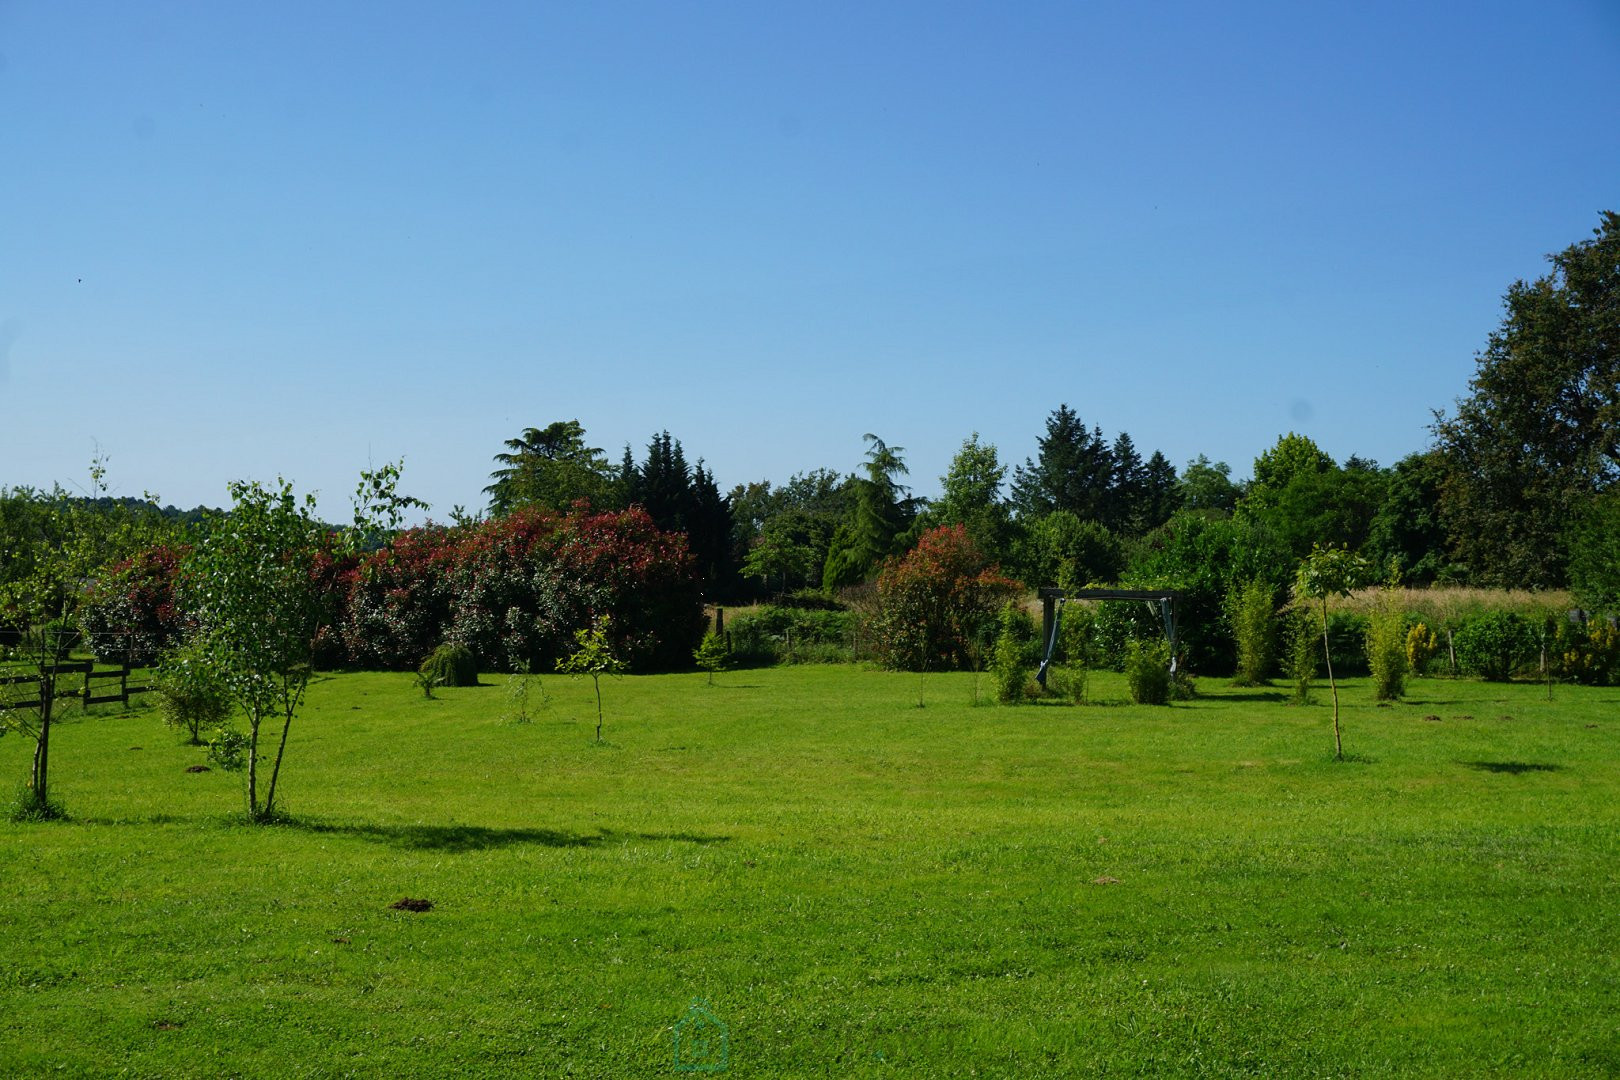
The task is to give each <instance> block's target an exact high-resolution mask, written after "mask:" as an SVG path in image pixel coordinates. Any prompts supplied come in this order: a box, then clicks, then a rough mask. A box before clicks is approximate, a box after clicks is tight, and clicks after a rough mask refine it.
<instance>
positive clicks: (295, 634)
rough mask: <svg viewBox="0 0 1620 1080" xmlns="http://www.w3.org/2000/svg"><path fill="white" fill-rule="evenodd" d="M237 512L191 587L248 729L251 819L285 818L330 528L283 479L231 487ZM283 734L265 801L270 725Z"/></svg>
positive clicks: (219, 527)
mask: <svg viewBox="0 0 1620 1080" xmlns="http://www.w3.org/2000/svg"><path fill="white" fill-rule="evenodd" d="M230 490H231V501H232V507H231V511H230V513H229V514H227V515H225V516H224V517H222V518H220V519H219V520H218V521H216V522H215V523H214V526H213V528H211V529H210V530H209V532H208V534H207V535H206V536H205V537H204V538H203V540H202V542H201V543H200V544H199V545H198V546H197V548H196V550H195V551H193V552H192V554H191V557H190V558H189V559H188V560H187V562H186V566H185V571H184V578H183V587H184V593H185V596H186V597H187V607H188V608H189V609H190V611H191V613H192V615H193V616H194V617H195V618H196V620H197V632H198V636H199V640H200V642H201V643H202V646H203V648H204V649H206V651H207V654H208V656H209V659H210V661H211V662H212V663H213V665H214V666H215V668H216V669H217V670H218V672H219V674H220V677H221V679H222V681H223V682H224V684H225V686H226V688H227V689H228V691H229V693H230V695H231V697H232V698H233V699H234V700H235V701H236V702H237V704H238V705H239V706H240V707H241V709H242V711H243V713H245V714H246V716H247V721H248V751H247V814H248V819H249V820H250V821H254V822H262V821H269V820H272V819H273V818H274V817H275V805H276V786H277V782H278V781H279V779H280V777H281V762H282V757H283V755H284V754H285V753H286V749H287V736H288V733H289V732H290V731H291V730H292V721H293V716H294V715H295V714H296V713H297V711H298V708H299V706H300V705H301V704H302V703H303V700H304V690H305V688H306V687H307V686H308V684H309V677H310V664H311V656H312V652H313V649H314V641H315V632H316V629H317V627H318V626H319V619H320V613H321V604H320V598H319V596H318V595H317V593H316V591H315V589H314V587H313V583H312V580H311V575H312V572H313V570H314V566H315V551H316V547H317V544H318V542H319V539H320V535H321V528H320V526H319V524H318V523H317V522H316V520H315V517H314V509H315V501H314V498H313V496H307V495H306V496H305V497H304V498H303V499H302V500H300V499H299V498H297V497H296V496H295V495H294V494H293V489H292V485H291V484H290V483H288V482H287V481H285V480H278V481H277V483H276V485H275V487H273V488H266V487H264V486H263V485H261V484H259V483H258V482H257V481H238V482H235V483H232V484H231V488H230ZM275 720H280V721H281V735H280V739H279V741H278V742H277V744H276V750H275V757H274V759H273V764H272V767H271V770H270V781H269V784H268V785H266V787H265V791H264V798H263V801H262V802H261V800H260V798H259V795H260V782H259V766H260V762H261V759H262V757H263V756H264V748H263V746H262V745H261V743H262V737H263V729H264V725H265V723H266V722H267V721H269V722H271V723H273V722H274V721H275Z"/></svg>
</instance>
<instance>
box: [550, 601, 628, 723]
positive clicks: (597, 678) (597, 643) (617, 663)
mask: <svg viewBox="0 0 1620 1080" xmlns="http://www.w3.org/2000/svg"><path fill="white" fill-rule="evenodd" d="M611 625H612V618H611V616H608V615H603V616H602V617H601V618H600V619H598V620H597V622H596V625H595V626H587V627H583V628H582V629H579V630H575V631H574V646H575V648H574V651H573V652H572V653H571V654H570V655H568V656H566V657H564V658H563V660H562V661H561V662H560V663H559V664H558V665H557V670H558V671H560V672H562V673H563V674H565V675H572V676H573V677H574V678H576V679H577V678H580V677H582V676H589V677H590V680H591V685H592V686H593V687H594V688H595V689H596V741H597V742H601V741H602V676H604V675H619V674H622V673H623V672H624V663H623V662H622V661H621V660H620V659H619V658H618V657H616V656H614V655H613V646H612V644H611V643H610V642H609V641H608V633H607V632H608V628H609V627H610V626H611Z"/></svg>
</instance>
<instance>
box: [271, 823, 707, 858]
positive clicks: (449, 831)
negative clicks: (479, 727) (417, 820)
mask: <svg viewBox="0 0 1620 1080" xmlns="http://www.w3.org/2000/svg"><path fill="white" fill-rule="evenodd" d="M288 824H290V825H291V826H292V827H294V828H298V829H302V830H304V831H305V832H312V833H320V834H324V835H330V836H352V837H355V838H357V839H360V840H369V841H371V842H373V843H378V844H387V845H388V846H389V847H395V848H404V849H406V850H409V851H443V852H449V853H451V854H459V853H463V852H469V851H490V850H493V849H496V848H505V847H518V846H523V845H533V846H535V847H551V848H585V847H601V846H602V845H604V844H611V843H626V842H628V841H630V840H675V841H680V842H683V843H691V844H723V843H725V842H727V841H729V840H730V839H731V837H729V836H702V835H699V834H697V833H690V832H676V833H640V832H622V833H621V832H616V831H614V830H612V829H601V830H599V831H598V832H596V833H576V832H568V831H565V830H560V829H491V828H487V827H485V826H483V825H332V824H327V823H325V822H319V821H293V822H289V823H288Z"/></svg>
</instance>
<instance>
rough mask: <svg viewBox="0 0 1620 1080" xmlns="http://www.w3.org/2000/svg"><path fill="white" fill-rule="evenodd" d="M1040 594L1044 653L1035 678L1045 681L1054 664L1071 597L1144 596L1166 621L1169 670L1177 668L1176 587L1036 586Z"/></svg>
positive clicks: (1098, 598)
mask: <svg viewBox="0 0 1620 1080" xmlns="http://www.w3.org/2000/svg"><path fill="white" fill-rule="evenodd" d="M1035 595H1037V596H1039V597H1040V598H1041V640H1042V641H1043V642H1045V646H1046V647H1045V650H1044V651H1043V652H1042V654H1041V666H1040V670H1038V671H1037V672H1036V673H1035V680H1036V681H1037V682H1039V683H1040V684H1041V685H1042V686H1045V685H1046V669H1047V668H1049V667H1050V666H1051V665H1052V652H1053V650H1055V649H1056V648H1057V632H1058V625H1059V624H1060V623H1061V621H1062V619H1063V603H1064V602H1065V601H1068V600H1141V601H1144V602H1146V603H1147V604H1149V605H1152V606H1153V607H1155V608H1156V609H1157V611H1158V613H1159V618H1160V620H1161V621H1163V623H1164V636H1165V637H1166V638H1168V639H1169V640H1170V670H1171V672H1172V673H1173V672H1174V671H1175V670H1176V601H1177V600H1179V599H1181V594H1180V593H1179V592H1177V591H1176V590H1174V589H1073V590H1070V591H1065V590H1063V589H1053V588H1046V589H1040V590H1037V592H1036V594H1035Z"/></svg>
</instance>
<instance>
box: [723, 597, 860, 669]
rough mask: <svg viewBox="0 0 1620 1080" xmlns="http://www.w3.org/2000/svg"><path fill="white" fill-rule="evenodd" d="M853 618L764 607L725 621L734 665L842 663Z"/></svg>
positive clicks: (851, 636) (852, 630)
mask: <svg viewBox="0 0 1620 1080" xmlns="http://www.w3.org/2000/svg"><path fill="white" fill-rule="evenodd" d="M855 627H856V620H855V616H854V614H853V613H852V612H848V611H824V610H817V609H812V608H800V607H777V606H775V605H767V606H765V607H761V608H757V609H755V610H753V611H747V612H742V613H741V614H738V615H733V616H731V617H729V618H727V619H726V638H727V639H728V640H729V642H730V645H731V659H732V662H733V663H735V664H778V663H782V664H799V663H843V662H847V661H848V660H849V659H850V655H851V653H850V646H851V642H852V641H853V639H854V634H855Z"/></svg>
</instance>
